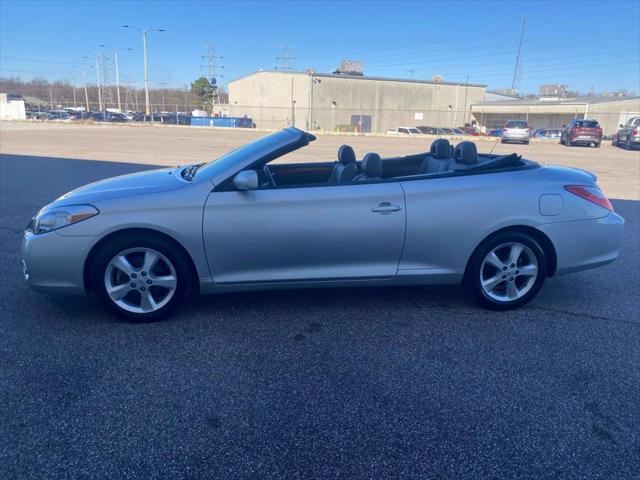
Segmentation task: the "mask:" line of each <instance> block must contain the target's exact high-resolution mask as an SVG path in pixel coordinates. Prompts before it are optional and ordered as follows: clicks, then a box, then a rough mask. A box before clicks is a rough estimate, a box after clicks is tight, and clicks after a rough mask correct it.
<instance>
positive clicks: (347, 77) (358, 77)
mask: <svg viewBox="0 0 640 480" xmlns="http://www.w3.org/2000/svg"><path fill="white" fill-rule="evenodd" d="M259 73H279V74H281V75H305V76H308V75H310V73H309V72H283V71H282V70H259V71H257V72H253V73H249V74H247V75H244V76H242V77H238V78H234V79H233V80H230V81H229V82H228V83H233V82H237V81H238V80H242V79H245V78H248V77H251V76H253V75H257V74H259ZM313 76H314V77H316V78H317V77H320V78H340V79H345V80H377V81H382V82H401V83H424V84H432V85H453V86H457V85H460V86H463V87H466V86H469V87H482V88H486V87H487V86H486V85H484V84H479V83H466V82H436V81H433V80H417V79H415V78H392V77H369V76H366V75H349V74H342V73H313Z"/></svg>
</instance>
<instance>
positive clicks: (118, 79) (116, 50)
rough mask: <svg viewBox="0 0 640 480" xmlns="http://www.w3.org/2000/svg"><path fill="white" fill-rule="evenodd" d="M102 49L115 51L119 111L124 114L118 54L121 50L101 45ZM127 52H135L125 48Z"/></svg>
mask: <svg viewBox="0 0 640 480" xmlns="http://www.w3.org/2000/svg"><path fill="white" fill-rule="evenodd" d="M100 46H101V47H102V48H110V49H112V50H113V54H114V56H115V60H116V92H117V95H118V111H120V112H122V104H121V103H120V68H119V66H118V54H119V53H120V50H121V49H120V48H115V47H110V46H109V45H103V44H100ZM125 50H129V51H131V50H133V49H132V48H125Z"/></svg>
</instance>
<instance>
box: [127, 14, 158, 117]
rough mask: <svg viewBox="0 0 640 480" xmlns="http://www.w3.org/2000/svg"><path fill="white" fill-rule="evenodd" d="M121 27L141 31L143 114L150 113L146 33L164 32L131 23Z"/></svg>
mask: <svg viewBox="0 0 640 480" xmlns="http://www.w3.org/2000/svg"><path fill="white" fill-rule="evenodd" d="M122 28H133V29H134V30H138V31H139V32H142V49H143V52H144V100H145V110H146V111H145V115H151V106H150V105H149V79H148V78H147V34H148V33H150V32H164V29H162V28H149V29H142V28H139V27H134V26H133V25H123V26H122Z"/></svg>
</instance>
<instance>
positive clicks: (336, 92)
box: [229, 72, 485, 132]
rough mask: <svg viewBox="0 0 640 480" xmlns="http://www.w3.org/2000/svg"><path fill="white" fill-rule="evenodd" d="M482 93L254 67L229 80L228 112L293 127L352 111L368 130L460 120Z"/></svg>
mask: <svg viewBox="0 0 640 480" xmlns="http://www.w3.org/2000/svg"><path fill="white" fill-rule="evenodd" d="M311 92H313V93H312V94H311ZM484 94H485V87H483V86H475V85H470V86H466V85H450V84H444V83H422V82H409V81H398V80H387V79H384V80H383V79H375V78H367V77H364V78H349V77H335V76H323V75H314V76H313V77H311V76H309V75H307V74H301V73H280V72H259V73H256V74H254V75H250V76H247V77H244V78H241V79H238V80H235V81H233V82H230V83H229V100H230V115H233V116H243V115H248V116H251V117H252V118H253V119H254V121H255V123H256V126H257V127H259V128H281V127H283V126H285V125H287V124H290V123H291V120H292V116H295V125H296V126H297V127H299V128H306V129H319V130H325V131H334V130H336V128H337V127H338V126H340V125H350V124H351V123H352V116H354V115H356V116H370V119H371V131H372V132H384V130H386V129H390V128H396V127H399V126H418V125H427V126H442V127H455V126H461V125H463V124H464V123H465V122H469V121H470V120H471V114H470V105H471V104H472V103H474V102H478V101H480V100H482V99H483V98H484ZM292 99H293V100H295V112H294V114H293V115H292V108H291V103H292ZM310 105H311V106H312V108H309V106H310Z"/></svg>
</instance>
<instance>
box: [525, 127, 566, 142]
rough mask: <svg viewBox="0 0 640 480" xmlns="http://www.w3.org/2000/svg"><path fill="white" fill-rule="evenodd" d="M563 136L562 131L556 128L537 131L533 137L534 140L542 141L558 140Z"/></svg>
mask: <svg viewBox="0 0 640 480" xmlns="http://www.w3.org/2000/svg"><path fill="white" fill-rule="evenodd" d="M561 135H562V130H559V129H555V128H550V129H547V128H539V129H538V130H536V131H535V132H534V134H533V135H532V137H533V138H542V139H545V138H546V139H549V140H551V139H554V140H557V139H559V138H560V136H561Z"/></svg>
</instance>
